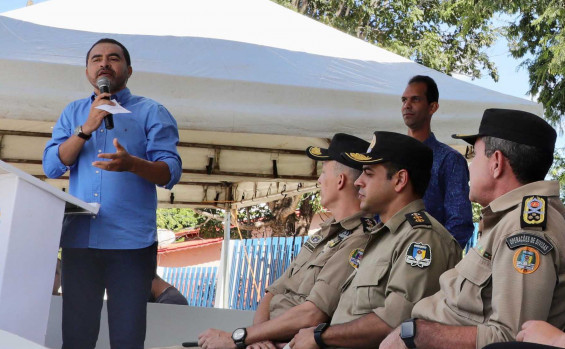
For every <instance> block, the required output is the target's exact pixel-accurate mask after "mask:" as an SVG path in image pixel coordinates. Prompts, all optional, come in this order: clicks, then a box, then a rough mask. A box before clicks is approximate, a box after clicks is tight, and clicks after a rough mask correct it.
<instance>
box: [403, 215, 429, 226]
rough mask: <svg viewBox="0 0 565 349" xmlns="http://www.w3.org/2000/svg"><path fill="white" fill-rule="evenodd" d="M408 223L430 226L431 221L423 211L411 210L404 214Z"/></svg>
mask: <svg viewBox="0 0 565 349" xmlns="http://www.w3.org/2000/svg"><path fill="white" fill-rule="evenodd" d="M404 216H405V217H406V220H407V221H408V223H410V225H411V226H413V227H419V226H428V227H429V226H431V225H432V222H430V219H429V218H428V216H427V215H426V214H425V213H424V212H412V213H407V214H405V215H404Z"/></svg>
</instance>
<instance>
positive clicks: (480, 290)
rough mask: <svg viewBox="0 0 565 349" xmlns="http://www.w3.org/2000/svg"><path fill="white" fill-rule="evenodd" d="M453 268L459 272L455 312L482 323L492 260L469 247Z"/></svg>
mask: <svg viewBox="0 0 565 349" xmlns="http://www.w3.org/2000/svg"><path fill="white" fill-rule="evenodd" d="M455 269H456V270H457V272H458V273H459V276H458V277H457V281H456V285H457V289H458V290H459V294H458V296H457V311H456V312H457V313H458V314H459V315H461V316H463V317H465V318H468V319H470V320H473V321H475V322H478V323H483V322H484V320H485V315H484V314H485V304H484V299H485V297H487V296H488V295H487V293H488V292H490V288H488V285H489V284H490V280H491V276H492V262H491V261H490V260H487V259H485V258H483V257H481V256H480V255H479V254H478V253H477V252H476V251H475V250H474V249H471V250H469V252H468V253H467V255H466V256H465V259H464V261H462V262H461V263H459V264H457V265H456V266H455Z"/></svg>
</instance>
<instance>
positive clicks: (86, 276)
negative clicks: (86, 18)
mask: <svg viewBox="0 0 565 349" xmlns="http://www.w3.org/2000/svg"><path fill="white" fill-rule="evenodd" d="M131 74H132V67H131V61H130V56H129V53H128V51H127V49H126V48H125V47H124V46H123V45H122V44H121V43H119V42H117V41H115V40H113V39H101V40H99V41H98V42H96V43H95V44H94V45H93V46H92V47H91V48H90V50H89V51H88V53H87V56H86V77H87V79H88V81H89V82H90V83H91V84H92V86H93V87H94V93H93V94H92V95H90V96H89V97H87V98H84V99H80V100H77V101H74V102H72V103H70V104H69V105H68V106H67V107H66V108H65V109H64V110H63V113H62V114H61V117H60V118H59V120H58V121H57V124H56V125H55V127H54V128H53V136H52V139H51V140H50V141H49V142H48V143H47V145H46V147H45V151H44V154H43V169H44V171H45V173H46V175H47V176H48V177H49V178H58V177H60V176H62V175H63V174H65V173H66V172H67V171H68V170H70V184H69V192H70V194H72V195H74V196H76V197H78V198H79V199H82V200H84V201H86V202H91V203H93V202H94V203H99V204H100V211H99V213H98V215H97V216H72V217H68V218H67V219H66V220H65V222H64V224H63V232H62V237H61V247H62V248H63V250H62V275H63V276H62V287H63V348H64V349H69V348H77V349H86V348H94V347H95V346H96V341H97V338H98V332H99V324H100V312H101V308H102V304H103V297H104V292H105V291H106V293H107V296H108V303H107V306H108V321H109V328H110V344H111V347H112V348H120V349H129V348H132V349H133V348H140V349H141V348H143V343H144V341H145V330H146V329H145V327H146V312H147V300H148V298H149V295H150V290H151V281H152V280H153V277H154V275H155V268H156V253H157V245H156V230H157V229H156V208H157V191H156V187H155V185H159V186H162V187H165V188H167V189H170V188H172V187H173V185H175V184H176V183H177V182H178V181H179V179H180V176H181V172H182V163H181V159H180V156H179V154H178V152H177V143H178V141H179V135H178V129H177V123H176V121H175V119H174V118H173V117H172V115H171V114H170V113H169V112H168V111H167V109H165V107H163V106H162V105H161V104H159V103H157V102H155V101H153V100H151V99H148V98H144V97H139V96H134V95H132V94H131V93H130V90H129V89H128V88H127V87H126V84H127V81H128V78H129V77H130V76H131ZM100 78H106V79H107V80H108V81H109V83H110V87H109V93H108V92H104V90H103V91H102V93H101V91H100V89H99V87H98V85H97V81H98V80H99V79H100ZM111 100H115V101H117V102H118V104H119V105H121V107H123V108H125V109H127V110H128V111H130V112H131V113H119V114H116V115H115V116H114V125H115V127H113V128H110V129H109V128H106V125H105V123H104V122H103V120H104V118H105V117H107V116H108V115H109V114H110V113H109V112H107V111H104V110H101V109H98V108H97V107H98V106H101V105H113V104H114V103H113V102H112V101H111Z"/></svg>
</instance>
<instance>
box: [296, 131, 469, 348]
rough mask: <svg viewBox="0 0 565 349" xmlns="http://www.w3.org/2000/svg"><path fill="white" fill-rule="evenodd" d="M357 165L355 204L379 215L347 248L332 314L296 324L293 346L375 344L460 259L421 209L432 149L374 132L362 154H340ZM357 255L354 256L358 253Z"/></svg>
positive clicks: (449, 238)
mask: <svg viewBox="0 0 565 349" xmlns="http://www.w3.org/2000/svg"><path fill="white" fill-rule="evenodd" d="M343 155H344V157H345V158H346V159H348V161H351V162H352V163H356V164H363V173H362V174H361V176H360V177H359V178H358V179H357V181H356V182H355V184H356V185H358V186H359V188H360V189H359V196H360V198H361V208H362V209H363V210H365V211H369V212H375V213H377V214H379V216H380V219H381V222H380V223H379V224H378V225H377V224H375V226H374V228H373V229H372V230H371V232H370V241H369V243H368V244H367V247H366V248H365V251H364V252H363V251H361V252H360V253H359V254H355V255H351V261H352V262H353V263H355V265H356V266H357V268H356V270H355V272H354V273H353V274H352V275H351V276H350V278H349V279H348V281H347V283H346V285H345V287H344V288H343V293H342V295H341V297H340V300H339V304H338V306H337V309H336V311H335V313H334V316H333V318H332V321H331V326H328V324H320V325H319V326H317V327H316V328H309V329H303V330H301V331H300V332H299V333H298V335H296V336H295V337H294V339H293V340H292V341H291V342H290V347H291V348H292V349H302V348H316V347H319V348H322V349H323V348H324V347H326V346H328V347H347V348H356V347H369V346H371V347H375V346H378V345H379V343H380V341H381V340H382V339H383V338H385V337H386V335H387V334H388V333H389V332H390V331H392V329H394V328H395V327H396V326H398V325H399V324H400V323H401V322H402V321H403V320H405V319H407V318H409V317H410V313H411V311H412V307H413V305H414V304H415V303H416V302H417V301H419V300H420V299H421V298H423V297H426V296H429V295H431V294H433V293H434V292H436V291H437V290H438V289H439V283H438V279H439V276H440V275H441V274H442V273H443V272H444V271H446V270H448V269H450V268H452V267H453V266H454V265H455V264H456V263H457V262H458V261H459V260H460V259H461V248H460V247H459V244H458V243H457V241H456V240H455V239H454V238H453V236H451V234H450V233H449V232H448V231H447V230H446V229H445V228H444V227H443V226H442V225H441V224H440V223H439V222H438V221H437V220H435V219H434V218H433V217H432V216H431V215H429V214H428V213H427V212H426V211H425V210H424V202H423V201H422V197H423V195H424V192H425V191H426V187H427V185H428V181H429V179H430V169H431V167H432V150H431V149H430V148H428V147H427V146H426V145H424V144H423V143H421V142H419V141H418V140H416V139H414V138H412V137H409V136H406V135H402V134H398V133H392V132H375V134H374V137H373V141H372V143H371V146H370V148H369V150H368V152H367V153H365V154H359V153H351V152H348V153H345V154H343ZM361 253H362V256H363V259H362V260H361V258H360V256H359V255H360V254H361Z"/></svg>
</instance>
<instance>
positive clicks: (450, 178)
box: [424, 133, 474, 247]
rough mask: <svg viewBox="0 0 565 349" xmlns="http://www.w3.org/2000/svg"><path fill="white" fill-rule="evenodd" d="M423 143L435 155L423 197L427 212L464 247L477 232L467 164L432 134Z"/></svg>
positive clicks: (461, 156) (460, 156)
mask: <svg viewBox="0 0 565 349" xmlns="http://www.w3.org/2000/svg"><path fill="white" fill-rule="evenodd" d="M424 144H425V145H427V146H428V147H430V148H431V149H432V151H433V154H434V162H433V165H432V175H431V178H430V184H429V185H428V189H427V190H426V194H425V195H424V204H425V206H426V211H428V212H429V213H430V214H431V215H432V216H433V217H434V218H435V219H437V220H438V221H439V222H440V223H441V224H443V226H444V227H445V228H446V229H447V230H448V231H449V232H450V233H451V235H453V237H455V239H456V240H457V241H458V242H459V245H461V246H462V247H464V246H465V245H466V244H467V241H469V238H470V237H471V235H472V234H473V230H474V226H473V212H472V208H471V201H469V169H468V168H467V161H466V160H465V158H464V157H463V155H461V154H459V153H458V152H457V151H456V150H455V149H453V148H451V147H450V146H448V145H446V144H443V143H441V142H439V141H438V140H437V139H436V137H435V136H434V134H433V133H432V134H430V136H429V137H428V139H426V140H425V141H424Z"/></svg>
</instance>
